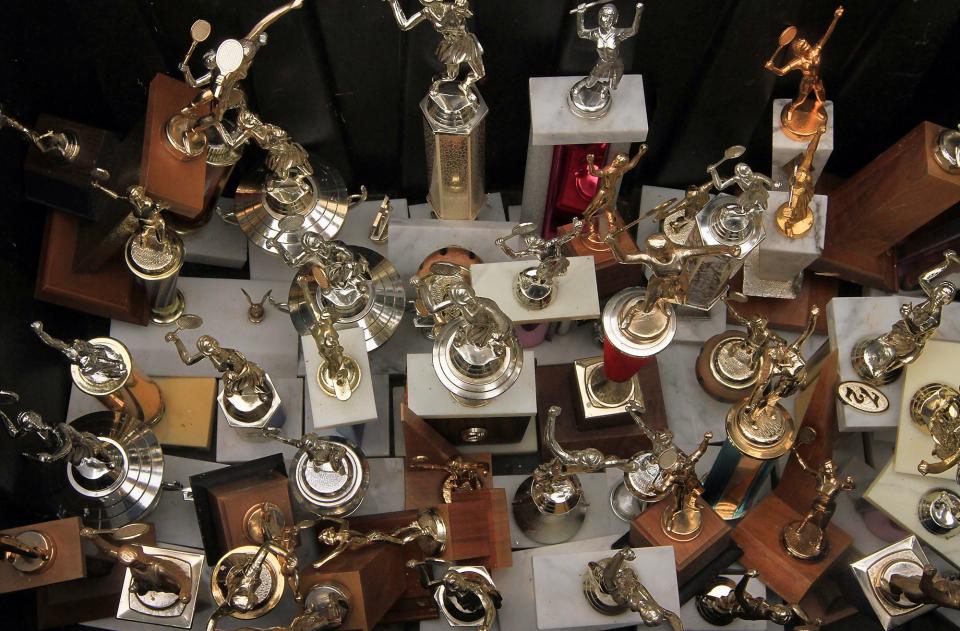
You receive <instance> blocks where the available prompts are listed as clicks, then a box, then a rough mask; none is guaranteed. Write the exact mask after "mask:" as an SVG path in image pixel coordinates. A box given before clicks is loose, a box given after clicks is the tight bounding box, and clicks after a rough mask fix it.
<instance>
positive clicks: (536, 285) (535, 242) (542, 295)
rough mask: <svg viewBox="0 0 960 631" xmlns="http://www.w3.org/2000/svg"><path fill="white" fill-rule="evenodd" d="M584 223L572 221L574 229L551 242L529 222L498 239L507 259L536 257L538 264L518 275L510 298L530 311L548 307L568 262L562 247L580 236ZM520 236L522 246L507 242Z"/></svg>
mask: <svg viewBox="0 0 960 631" xmlns="http://www.w3.org/2000/svg"><path fill="white" fill-rule="evenodd" d="M582 230H583V221H582V220H581V219H580V218H579V217H578V218H575V219H574V220H573V230H571V231H570V232H567V233H564V234H559V235H557V236H555V237H554V238H552V239H544V238H543V237H541V236H540V235H539V234H537V233H538V232H539V231H538V230H537V226H536V225H535V224H532V223H527V222H524V223H519V224H517V225H515V226H514V227H513V230H512V231H511V232H510V234H508V235H506V236H503V237H499V238H497V241H496V243H497V246H498V247H499V248H500V249H501V250H503V252H504V254H506V255H507V256H509V257H510V258H514V259H518V258H521V257H524V256H535V257H537V259H539V261H540V264H539V265H537V266H536V267H528V268H526V269H525V270H523V271H521V272H520V273H519V274H517V278H516V280H515V281H514V283H513V295H514V296H515V297H516V299H517V302H519V303H520V304H521V305H523V306H524V307H526V308H527V309H530V310H536V309H543V308H545V307H547V306H548V305H549V304H550V303H551V302H553V299H554V298H555V297H556V295H557V278H558V277H560V276H563V275H564V274H566V273H567V270H568V269H569V268H570V261H568V260H567V257H566V256H564V254H563V246H564V245H566V244H567V243H568V242H570V241H573V240H574V239H576V238H577V237H579V236H580V232H581V231H582ZM514 237H519V239H520V243H521V244H522V245H523V247H522V248H521V249H520V250H515V249H514V248H513V247H512V246H511V245H509V244H508V243H507V242H508V241H509V240H510V239H513V238H514Z"/></svg>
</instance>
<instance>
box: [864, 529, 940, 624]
mask: <svg viewBox="0 0 960 631" xmlns="http://www.w3.org/2000/svg"><path fill="white" fill-rule="evenodd" d="M929 563H930V561H929V560H928V559H927V555H926V553H925V552H924V551H923V548H921V547H920V542H919V541H917V538H916V537H915V536H910V537H907V538H906V539H903V540H902V541H898V542H896V543H894V544H892V545H889V546H887V547H886V548H883V549H881V550H877V551H876V552H874V553H873V554H871V555H868V556H866V557H864V558H862V559H860V560H859V561H857V562H856V563H851V564H850V569H851V570H853V574H854V576H856V577H857V583H859V585H860V589H861V590H863V595H864V596H865V597H866V599H867V602H868V603H869V604H870V608H871V609H873V613H874V615H876V616H877V619H878V620H879V621H880V625H881V626H882V627H883V628H884V629H885V630H887V631H889V630H890V629H893V628H894V627H899V626H900V625H902V624H905V623H907V622H909V621H910V620H913V619H914V618H916V617H917V616H922V615H923V614H925V613H928V612H930V611H932V610H933V609H934V607H935V606H934V605H909V604H904V606H901V605H900V604H899V603H893V602H891V601H890V600H889V599H888V598H887V596H886V594H885V593H883V591H881V590H884V588H883V587H882V586H881V585H880V584H879V582H880V581H881V580H889V579H890V575H891V573H892V571H896V570H899V571H901V572H903V571H904V570H907V569H908V568H909V569H910V570H913V572H911V574H913V573H916V572H917V570H920V569H921V568H922V567H923V566H925V565H929ZM893 568H896V570H894V569H893ZM904 601H906V599H904Z"/></svg>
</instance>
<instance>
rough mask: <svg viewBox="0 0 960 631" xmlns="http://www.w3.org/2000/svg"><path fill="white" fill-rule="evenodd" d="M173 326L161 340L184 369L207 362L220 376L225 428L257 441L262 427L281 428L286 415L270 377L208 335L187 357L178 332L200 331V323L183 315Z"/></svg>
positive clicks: (221, 403)
mask: <svg viewBox="0 0 960 631" xmlns="http://www.w3.org/2000/svg"><path fill="white" fill-rule="evenodd" d="M176 323H177V328H176V329H175V330H173V331H170V332H169V333H167V334H166V335H164V336H163V339H164V340H166V341H167V342H173V344H174V345H175V346H176V348H177V353H178V354H179V355H180V360H181V361H182V362H183V363H184V364H186V365H187V366H193V365H194V364H196V363H198V362H200V361H203V360H204V359H209V360H210V363H211V364H213V367H214V368H215V369H216V370H217V371H218V372H220V373H221V374H222V376H221V378H220V392H218V393H217V402H218V403H219V404H220V410H221V411H222V412H223V415H224V416H225V417H226V419H227V425H228V426H229V427H231V428H233V429H234V430H236V431H238V432H239V433H240V434H241V435H242V436H246V437H250V438H257V437H260V436H261V433H260V430H262V429H264V428H268V427H277V428H279V427H282V426H283V422H284V421H285V420H286V415H285V413H284V411H283V407H282V403H281V401H280V395H279V394H278V393H277V389H276V388H275V387H274V385H273V381H271V380H270V375H268V374H267V373H265V372H264V371H263V369H262V368H260V366H259V365H257V364H256V363H254V362H252V361H250V360H249V359H247V358H246V357H244V356H243V354H242V353H241V352H240V351H238V350H235V349H232V348H224V347H222V346H220V343H219V342H217V340H216V339H215V338H214V337H212V336H210V335H201V336H200V337H199V338H197V352H196V353H194V354H193V355H191V354H190V351H189V350H187V347H186V345H185V344H184V343H183V340H181V339H180V331H183V330H192V329H197V328H200V327H201V326H202V325H203V320H202V319H201V318H200V317H199V316H195V315H183V316H180V317H179V318H178V319H177V321H176Z"/></svg>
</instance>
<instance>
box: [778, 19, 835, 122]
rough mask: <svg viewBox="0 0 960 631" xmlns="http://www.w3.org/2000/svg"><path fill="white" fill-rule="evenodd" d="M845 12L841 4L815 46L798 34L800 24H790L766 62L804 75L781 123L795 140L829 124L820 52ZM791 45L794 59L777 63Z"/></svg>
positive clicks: (784, 111)
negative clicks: (811, 100) (781, 64)
mask: <svg viewBox="0 0 960 631" xmlns="http://www.w3.org/2000/svg"><path fill="white" fill-rule="evenodd" d="M841 15H843V7H837V10H836V11H834V12H833V21H832V22H831V23H830V26H829V27H827V32H826V33H824V34H823V37H821V38H820V41H819V42H817V43H816V44H815V45H812V46H811V45H810V42H808V41H807V40H806V39H804V38H802V37H797V27H795V26H788V27H787V28H786V29H785V30H784V31H783V33H782V34H781V35H780V42H779V44H780V45H779V46H778V47H777V49H776V50H775V51H773V54H772V55H770V59H769V60H767V63H766V64H764V67H765V68H766V69H767V70H769V71H770V72H773V73H774V74H776V75H777V76H779V77H782V76H784V75H785V74H787V73H788V72H792V71H794V70H799V71H800V74H801V75H802V77H801V79H800V90H799V92H798V93H797V98H796V99H794V100H793V102H791V103H790V104H788V105H787V106H786V107H784V108H783V111H782V112H780V124H781V127H782V128H783V133H784V134H785V135H786V136H787V137H788V138H790V139H792V140H804V139H806V138H808V137H810V136H812V135H813V134H814V133H816V131H817V129H818V128H819V127H820V126H821V125H825V124H826V123H827V113H826V111H824V109H823V108H824V101H825V99H826V94H825V92H824V89H823V81H821V80H820V54H821V52H822V51H823V46H824V44H826V43H827V40H828V39H830V36H831V35H833V29H834V28H836V26H837V21H839V20H840V16H841ZM788 45H789V46H790V52H791V53H792V54H793V59H791V60H790V61H789V62H787V63H786V64H784V65H783V66H779V67H778V66H776V65H775V64H774V62H773V60H774V59H776V57H777V55H779V54H780V51H781V50H783V49H784V48H785V47H786V46H788ZM811 92H812V93H813V99H814V100H813V104H812V105H811V106H806V105H807V101H808V100H809V99H810V93H811ZM805 106H806V107H805Z"/></svg>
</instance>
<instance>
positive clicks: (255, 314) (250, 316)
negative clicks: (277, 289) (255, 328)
mask: <svg viewBox="0 0 960 631" xmlns="http://www.w3.org/2000/svg"><path fill="white" fill-rule="evenodd" d="M240 291H242V292H243V295H244V296H246V297H247V302H248V303H250V308H249V309H247V320H249V321H250V322H251V323H252V324H260V323H261V322H263V318H264V317H265V316H266V313H267V312H266V310H265V309H264V308H263V303H264V302H266V301H267V299H268V298H270V294H272V293H273V290H272V289H268V290H267V293H265V294H263V298H261V299H260V301H259V302H254V301H253V298H251V297H250V294H248V293H247V290H246V289H244V288H243V287H241V288H240Z"/></svg>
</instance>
